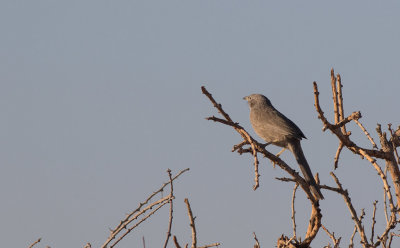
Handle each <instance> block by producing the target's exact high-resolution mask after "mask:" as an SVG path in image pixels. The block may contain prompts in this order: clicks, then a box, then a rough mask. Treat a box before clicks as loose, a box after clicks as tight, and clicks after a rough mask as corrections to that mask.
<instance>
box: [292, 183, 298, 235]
mask: <svg viewBox="0 0 400 248" xmlns="http://www.w3.org/2000/svg"><path fill="white" fill-rule="evenodd" d="M298 187H299V184H298V183H296V184H295V185H294V188H293V194H292V223H293V237H294V238H296V237H297V235H296V210H295V208H294V199H295V198H296V190H297V188H298Z"/></svg>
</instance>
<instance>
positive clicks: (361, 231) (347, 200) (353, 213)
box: [330, 172, 369, 247]
mask: <svg viewBox="0 0 400 248" xmlns="http://www.w3.org/2000/svg"><path fill="white" fill-rule="evenodd" d="M330 174H331V176H332V177H333V179H334V180H335V182H336V184H337V186H338V188H339V189H340V190H341V191H342V192H343V194H342V196H343V199H344V201H345V203H346V205H347V207H348V208H349V211H350V214H351V217H352V219H353V221H354V223H355V225H356V227H357V231H358V233H359V234H360V237H361V243H362V244H363V246H364V247H368V245H369V243H368V240H367V237H366V235H365V232H364V227H363V225H362V223H361V220H362V217H360V218H358V217H357V213H356V210H355V209H354V207H353V204H352V203H351V199H350V196H349V193H348V192H347V190H344V189H343V188H342V184H341V183H340V182H339V179H338V178H337V177H336V175H335V174H334V173H333V172H331V173H330ZM361 216H363V215H361Z"/></svg>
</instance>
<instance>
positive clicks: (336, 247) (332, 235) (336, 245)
mask: <svg viewBox="0 0 400 248" xmlns="http://www.w3.org/2000/svg"><path fill="white" fill-rule="evenodd" d="M321 227H322V229H324V231H325V232H326V234H328V236H329V237H330V238H331V239H332V241H333V248H339V244H340V240H341V239H342V237H339V238H338V239H336V237H335V233H334V232H333V233H331V232H329V231H328V229H327V228H326V227H325V226H324V225H321Z"/></svg>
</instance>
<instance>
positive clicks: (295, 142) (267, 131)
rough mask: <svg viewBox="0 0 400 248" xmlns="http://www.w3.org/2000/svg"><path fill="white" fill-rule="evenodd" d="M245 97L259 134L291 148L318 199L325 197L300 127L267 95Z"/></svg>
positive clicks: (267, 139)
mask: <svg viewBox="0 0 400 248" xmlns="http://www.w3.org/2000/svg"><path fill="white" fill-rule="evenodd" d="M243 99H244V100H246V101H247V102H248V104H249V107H250V122H251V125H252V126H253V129H254V131H255V132H256V133H257V135H258V136H260V137H261V138H262V139H263V140H265V141H266V142H267V143H270V144H274V145H277V146H280V147H284V148H287V149H289V150H290V151H291V152H292V153H293V155H294V157H295V158H296V161H297V163H298V164H299V167H300V170H301V172H302V173H303V175H304V179H305V180H306V181H307V182H308V183H309V185H310V188H311V191H312V193H313V194H314V195H315V196H316V197H317V198H318V199H324V196H323V195H322V193H321V191H320V189H319V187H318V185H317V183H316V182H315V180H314V177H313V174H312V172H311V169H310V166H309V165H308V163H307V160H306V157H305V156H304V153H303V149H302V148H301V145H300V140H301V139H302V138H306V137H305V136H304V134H303V132H302V131H301V130H300V128H299V127H298V126H297V125H296V124H294V123H293V122H292V121H291V120H289V119H288V118H287V117H286V116H284V115H283V114H281V113H280V112H279V111H278V110H276V109H275V108H274V107H273V106H272V104H271V102H270V100H269V99H268V98H266V97H265V96H263V95H260V94H252V95H250V96H246V97H244V98H243Z"/></svg>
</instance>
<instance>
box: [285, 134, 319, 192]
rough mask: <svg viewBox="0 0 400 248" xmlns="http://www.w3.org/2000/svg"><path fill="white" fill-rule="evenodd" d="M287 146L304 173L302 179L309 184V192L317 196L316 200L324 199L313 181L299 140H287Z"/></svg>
mask: <svg viewBox="0 0 400 248" xmlns="http://www.w3.org/2000/svg"><path fill="white" fill-rule="evenodd" d="M288 148H289V150H290V151H291V152H292V153H293V155H294V157H295V158H296V160H297V163H298V164H299V167H300V170H301V172H302V173H303V175H304V179H305V180H306V181H307V182H308V183H309V185H310V189H311V192H312V193H313V194H314V196H315V197H316V198H318V200H322V199H324V196H323V195H322V193H321V191H320V189H319V186H318V185H317V183H316V182H315V179H314V177H313V174H312V172H311V169H310V166H309V165H308V163H307V160H306V157H305V156H304V153H303V149H302V148H301V145H300V140H298V139H295V140H293V141H292V142H289V146H288Z"/></svg>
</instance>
